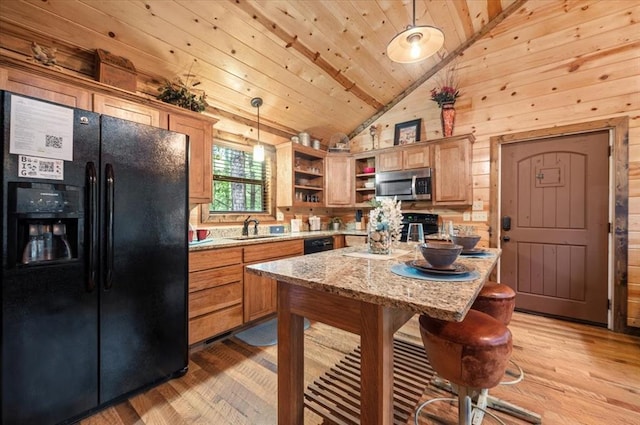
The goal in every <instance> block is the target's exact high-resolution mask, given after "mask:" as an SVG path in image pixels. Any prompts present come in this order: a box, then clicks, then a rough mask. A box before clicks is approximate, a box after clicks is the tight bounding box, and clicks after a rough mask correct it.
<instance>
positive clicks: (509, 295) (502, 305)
mask: <svg viewBox="0 0 640 425" xmlns="http://www.w3.org/2000/svg"><path fill="white" fill-rule="evenodd" d="M515 306H516V292H515V291H514V290H513V289H511V288H510V287H509V286H507V285H503V284H501V283H498V282H493V281H487V282H486V283H485V284H484V286H483V287H482V289H480V293H479V294H478V297H477V298H476V299H475V301H474V302H473V305H472V306H471V308H472V309H473V310H478V311H481V312H483V313H486V314H488V315H489V316H491V317H493V318H494V319H498V320H499V321H501V322H502V323H504V324H505V325H508V324H509V322H511V316H512V315H513V309H514V308H515Z"/></svg>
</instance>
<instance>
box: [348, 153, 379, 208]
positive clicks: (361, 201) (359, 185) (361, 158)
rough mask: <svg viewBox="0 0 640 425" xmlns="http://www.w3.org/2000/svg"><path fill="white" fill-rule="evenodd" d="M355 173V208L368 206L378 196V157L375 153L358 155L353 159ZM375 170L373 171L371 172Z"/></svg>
mask: <svg viewBox="0 0 640 425" xmlns="http://www.w3.org/2000/svg"><path fill="white" fill-rule="evenodd" d="M353 161H354V172H355V181H354V186H355V199H354V202H355V206H356V207H363V206H368V204H369V202H370V201H371V200H372V199H373V198H375V196H376V188H375V181H376V164H377V161H376V156H375V153H373V152H366V153H361V154H356V155H354V157H353ZM372 169H373V171H371V170H372Z"/></svg>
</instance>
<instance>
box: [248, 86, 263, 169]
mask: <svg viewBox="0 0 640 425" xmlns="http://www.w3.org/2000/svg"><path fill="white" fill-rule="evenodd" d="M251 106H253V107H254V108H258V143H257V144H255V145H253V160H254V161H257V162H263V161H264V146H262V145H261V144H260V107H261V106H262V98H261V97H254V98H253V99H251Z"/></svg>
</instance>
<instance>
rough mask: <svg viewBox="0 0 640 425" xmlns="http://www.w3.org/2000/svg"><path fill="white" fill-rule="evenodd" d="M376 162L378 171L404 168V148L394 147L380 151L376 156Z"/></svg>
mask: <svg viewBox="0 0 640 425" xmlns="http://www.w3.org/2000/svg"><path fill="white" fill-rule="evenodd" d="M376 164H377V166H376V171H397V170H402V150H401V149H400V148H393V149H389V150H387V151H384V152H380V153H379V154H378V157H377V158H376Z"/></svg>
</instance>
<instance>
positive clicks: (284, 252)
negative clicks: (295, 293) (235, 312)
mask: <svg viewBox="0 0 640 425" xmlns="http://www.w3.org/2000/svg"><path fill="white" fill-rule="evenodd" d="M303 254H304V241H303V240H302V239H297V240H290V241H282V242H269V243H265V244H258V245H249V246H245V247H244V264H245V266H246V265H249V264H255V263H262V262H265V261H273V260H278V259H282V258H288V257H297V256H299V255H303ZM277 291H278V286H277V282H276V280H275V279H270V278H267V277H262V276H257V275H255V274H253V273H248V272H247V271H246V269H245V271H244V321H245V323H246V322H250V321H252V320H255V319H259V318H261V317H264V316H267V315H269V314H272V313H275V312H276V309H277V306H278V303H277Z"/></svg>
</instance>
